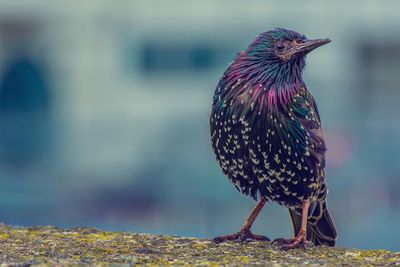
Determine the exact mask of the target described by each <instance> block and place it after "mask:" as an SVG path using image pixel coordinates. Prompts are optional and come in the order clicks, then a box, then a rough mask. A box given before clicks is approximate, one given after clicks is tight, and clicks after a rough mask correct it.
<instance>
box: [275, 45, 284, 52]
mask: <svg viewBox="0 0 400 267" xmlns="http://www.w3.org/2000/svg"><path fill="white" fill-rule="evenodd" d="M284 48H285V46H284V45H283V44H282V43H279V44H276V49H277V50H278V51H282V50H283V49H284Z"/></svg>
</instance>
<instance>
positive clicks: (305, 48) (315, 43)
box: [283, 39, 331, 60]
mask: <svg viewBox="0 0 400 267" xmlns="http://www.w3.org/2000/svg"><path fill="white" fill-rule="evenodd" d="M330 41H331V40H330V39H314V40H304V41H303V42H301V43H297V44H295V45H293V46H292V48H291V49H289V50H288V51H287V52H286V53H285V54H284V55H283V58H284V59H285V60H290V58H292V57H293V56H294V55H306V54H308V53H310V52H311V51H313V50H314V49H315V48H317V47H320V46H322V45H324V44H327V43H329V42H330Z"/></svg>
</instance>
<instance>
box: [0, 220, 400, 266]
mask: <svg viewBox="0 0 400 267" xmlns="http://www.w3.org/2000/svg"><path fill="white" fill-rule="evenodd" d="M0 262H1V264H0V266H29V265H41V266H47V265H82V266H83V265H88V264H90V265H150V266H158V265H174V266H176V265H185V266H194V265H196V266H254V265H259V266H400V252H397V253H395V252H390V251H385V250H358V249H344V248H320V247H319V248H309V249H308V250H307V251H304V250H303V249H296V250H291V251H288V252H286V251H280V250H279V249H278V247H276V246H274V245H271V244H270V243H267V242H247V243H238V242H229V243H222V244H218V245H216V244H213V243H212V242H210V240H208V239H198V238H185V237H175V236H160V235H151V234H135V233H129V232H123V233H115V232H105V231H101V230H98V229H94V228H74V229H67V230H66V229H60V228H56V227H51V226H46V227H30V228H18V227H12V226H7V225H2V224H0Z"/></svg>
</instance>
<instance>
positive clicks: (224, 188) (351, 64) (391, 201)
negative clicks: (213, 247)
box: [0, 0, 400, 251]
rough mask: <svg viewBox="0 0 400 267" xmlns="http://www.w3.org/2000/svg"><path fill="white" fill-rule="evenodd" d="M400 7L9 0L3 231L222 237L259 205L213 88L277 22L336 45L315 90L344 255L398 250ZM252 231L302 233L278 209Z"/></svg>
mask: <svg viewBox="0 0 400 267" xmlns="http://www.w3.org/2000/svg"><path fill="white" fill-rule="evenodd" d="M398 10H400V2H399V1H395V0H393V1H390V0H388V1H385V2H384V4H383V2H382V1H370V0H363V1H351V2H350V1H345V0H340V1H330V2H328V1H319V0H309V1H301V2H300V1H278V0H277V1H261V0H260V1H258V0H253V1H236V0H229V1H228V0H227V1H216V0H203V1H183V0H169V1H153V0H143V1H139V0H137V1H122V0H121V1H105V0H97V1H89V0H88V1H77V0H76V1H70V0H59V1H51V0H48V1H44V0H42V1H33V0H31V1H22V0H9V1H6V0H2V1H1V2H0V221H1V222H3V223H7V224H13V225H22V226H28V225H56V226H60V227H76V226H94V227H99V228H103V229H106V230H113V231H135V232H148V233H158V234H173V235H185V236H196V237H206V238H209V237H213V236H216V235H221V234H228V233H232V232H234V231H238V230H239V228H240V226H241V225H242V223H243V220H244V219H245V217H246V216H247V215H248V213H249V212H250V210H251V209H252V207H253V205H254V202H253V201H252V200H251V199H250V198H246V197H243V196H241V195H240V194H239V193H238V192H237V191H236V189H235V188H234V187H233V186H232V185H231V184H229V182H228V180H227V179H226V178H225V177H224V175H223V174H222V171H221V170H220V169H219V167H218V165H217V163H216V161H215V158H214V155H213V153H212V150H211V146H210V137H209V122H208V116H209V111H210V105H211V99H212V95H213V92H214V88H215V86H216V84H217V81H218V79H219V77H220V76H221V75H222V73H223V71H224V69H225V68H226V67H227V66H228V64H229V63H230V62H231V61H232V59H233V57H234V55H235V54H236V52H238V51H240V50H243V49H245V48H246V46H247V44H248V43H249V42H250V41H251V40H252V39H253V38H254V37H255V36H256V35H257V34H258V33H260V32H262V31H266V30H269V29H271V28H273V27H276V26H279V27H285V28H289V29H294V30H297V31H299V32H301V33H304V34H306V35H307V36H308V37H310V38H330V39H332V40H333V41H332V43H330V44H329V45H327V46H324V47H323V48H321V49H318V50H316V51H315V52H313V53H311V54H310V55H309V56H308V61H307V62H308V65H307V69H306V71H305V81H306V83H307V85H308V87H309V89H310V91H311V92H312V93H313V94H314V96H315V98H316V99H317V102H318V104H319V110H320V113H321V116H322V120H323V125H324V128H325V132H326V141H327V145H328V154H327V163H328V166H327V177H328V184H329V188H330V194H329V206H330V209H331V212H332V214H333V216H334V218H335V222H336V224H337V227H338V229H339V234H340V236H339V241H338V245H340V246H345V247H359V248H383V249H391V250H397V251H398V250H400V241H399V240H400V230H399V225H400V179H399V172H400V138H399V134H400V116H399V114H400V107H399V104H398V102H399V99H400V88H399V87H400V75H399V70H400V35H399V30H398V29H399V28H400V18H399V15H398ZM254 232H257V233H261V234H266V235H268V236H269V237H270V238H276V237H283V236H284V237H288V236H290V235H291V234H292V233H291V226H290V222H289V217H288V212H287V210H286V209H284V208H282V207H279V206H277V205H276V204H274V205H267V206H266V208H265V209H264V210H263V212H262V214H261V216H260V218H259V219H258V220H257V222H256V225H255V229H254Z"/></svg>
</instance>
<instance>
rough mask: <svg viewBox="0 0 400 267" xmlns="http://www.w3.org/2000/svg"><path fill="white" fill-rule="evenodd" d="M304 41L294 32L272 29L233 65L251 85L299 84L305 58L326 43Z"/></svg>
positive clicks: (316, 40)
mask: <svg viewBox="0 0 400 267" xmlns="http://www.w3.org/2000/svg"><path fill="white" fill-rule="evenodd" d="M329 42H330V40H329V39H314V40H310V39H307V38H306V37H305V36H304V35H303V34H300V33H297V32H295V31H291V30H287V29H283V28H275V29H273V30H271V31H267V32H263V33H261V34H260V35H259V36H258V37H257V38H256V39H255V40H254V41H253V42H252V43H251V44H250V45H249V47H248V48H247V49H246V51H244V53H241V54H240V56H239V58H237V61H236V63H237V64H236V67H237V68H239V69H240V70H242V71H240V73H241V74H242V75H244V76H245V77H247V79H250V80H251V81H252V82H253V83H263V84H264V83H268V84H275V85H278V86H280V85H282V84H291V83H301V82H302V71H303V69H304V67H305V57H306V55H307V54H308V53H309V52H311V51H312V50H314V49H315V48H317V47H319V46H321V45H324V44H327V43H329Z"/></svg>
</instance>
